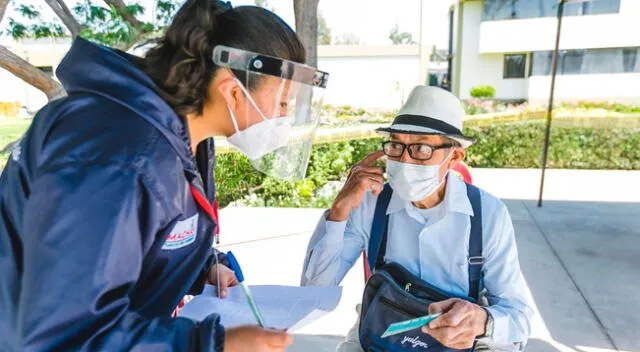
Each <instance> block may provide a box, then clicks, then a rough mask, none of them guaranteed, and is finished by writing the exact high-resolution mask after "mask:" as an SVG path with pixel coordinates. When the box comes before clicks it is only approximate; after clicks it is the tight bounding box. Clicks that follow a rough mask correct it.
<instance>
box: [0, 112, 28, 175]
mask: <svg viewBox="0 0 640 352" xmlns="http://www.w3.org/2000/svg"><path fill="white" fill-rule="evenodd" d="M29 125H31V119H18V118H0V150H2V149H4V147H5V146H6V145H7V144H9V143H11V142H13V141H15V140H16V139H18V138H20V137H21V136H22V135H23V134H24V133H25V132H26V131H27V128H29ZM7 158H9V153H8V152H7V153H0V167H4V165H5V164H6V163H7Z"/></svg>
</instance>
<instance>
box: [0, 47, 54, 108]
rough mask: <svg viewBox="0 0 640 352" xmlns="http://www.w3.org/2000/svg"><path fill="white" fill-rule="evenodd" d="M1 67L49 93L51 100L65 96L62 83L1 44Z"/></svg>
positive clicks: (48, 96)
mask: <svg viewBox="0 0 640 352" xmlns="http://www.w3.org/2000/svg"><path fill="white" fill-rule="evenodd" d="M0 67H2V68H4V69H5V70H7V71H9V72H11V73H12V74H14V75H15V76H16V77H18V78H20V79H21V80H23V81H25V82H26V83H28V84H30V85H32V86H34V87H36V88H37V89H39V90H41V91H42V92H43V93H44V94H46V95H47V98H48V99H49V100H53V99H56V98H60V97H63V96H64V95H65V91H64V88H62V85H60V83H58V82H56V81H55V80H54V79H53V78H51V77H49V75H47V74H46V73H44V72H42V71H40V70H39V69H37V68H35V67H34V66H33V65H31V64H30V63H28V62H27V61H25V60H24V59H22V58H21V57H20V56H18V55H16V54H14V53H12V52H11V51H10V50H9V49H7V48H6V47H5V46H3V45H0Z"/></svg>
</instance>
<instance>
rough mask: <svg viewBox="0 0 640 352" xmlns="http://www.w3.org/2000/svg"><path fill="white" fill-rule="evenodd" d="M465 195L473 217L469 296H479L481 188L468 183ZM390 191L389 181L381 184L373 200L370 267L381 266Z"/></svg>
mask: <svg viewBox="0 0 640 352" xmlns="http://www.w3.org/2000/svg"><path fill="white" fill-rule="evenodd" d="M465 184H466V186H467V197H468V198H469V201H470V202H471V208H472V209H473V214H474V216H471V217H470V220H471V231H470V234H469V259H468V264H469V297H473V298H476V299H477V298H478V297H479V294H480V286H481V282H482V264H484V257H483V256H482V207H481V196H480V190H479V189H478V188H477V187H475V186H473V185H471V184H468V183H465ZM392 194H393V190H392V189H391V187H390V186H389V184H388V183H387V184H385V185H384V189H383V190H382V192H381V193H380V195H379V196H378V200H377V201H376V209H375V211H374V214H373V224H372V225H371V235H370V237H369V248H368V250H367V261H368V264H369V269H370V270H371V271H373V270H374V269H377V268H380V267H381V266H382V265H383V264H384V255H385V253H386V250H387V248H386V247H387V230H388V224H389V221H388V220H389V216H388V215H387V214H386V212H387V207H388V206H389V202H390V200H391V195H392Z"/></svg>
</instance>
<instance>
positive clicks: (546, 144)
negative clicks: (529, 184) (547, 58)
mask: <svg viewBox="0 0 640 352" xmlns="http://www.w3.org/2000/svg"><path fill="white" fill-rule="evenodd" d="M565 1H566V0H560V3H559V4H558V29H557V30H556V47H555V50H554V51H553V59H552V61H551V66H552V68H551V92H550V93H549V106H548V107H547V126H546V130H545V134H544V149H543V151H542V175H541V176H540V194H539V195H538V208H540V207H541V206H542V192H543V190H544V174H545V171H546V169H547V156H548V153H549V138H550V136H551V116H552V115H551V114H552V112H553V93H554V91H555V87H556V72H557V71H558V48H559V46H560V30H561V29H562V14H563V12H564V11H563V10H564V2H565Z"/></svg>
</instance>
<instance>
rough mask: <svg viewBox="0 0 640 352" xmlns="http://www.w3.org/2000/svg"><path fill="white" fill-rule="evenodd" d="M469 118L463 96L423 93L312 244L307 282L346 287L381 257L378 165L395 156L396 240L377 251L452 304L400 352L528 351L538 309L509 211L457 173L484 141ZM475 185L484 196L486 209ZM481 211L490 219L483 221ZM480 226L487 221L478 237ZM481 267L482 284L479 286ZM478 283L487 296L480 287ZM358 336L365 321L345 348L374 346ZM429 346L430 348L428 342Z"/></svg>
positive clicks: (391, 218) (390, 207)
mask: <svg viewBox="0 0 640 352" xmlns="http://www.w3.org/2000/svg"><path fill="white" fill-rule="evenodd" d="M462 116H463V111H462V108H461V105H460V101H459V100H458V99H457V98H456V97H455V96H454V95H452V94H450V93H449V92H447V91H445V90H442V89H439V88H434V87H425V86H418V87H416V88H415V89H414V90H413V92H412V93H411V95H410V97H409V99H408V101H407V103H406V104H405V106H403V108H402V109H401V110H400V112H399V114H398V116H396V118H395V119H394V121H393V123H392V124H391V126H389V127H387V128H382V129H379V132H381V133H384V134H385V135H386V136H388V140H386V141H385V142H383V144H382V150H381V151H378V152H375V153H373V154H370V155H369V156H367V157H366V158H365V159H364V160H363V161H362V162H360V163H359V164H358V165H356V166H354V167H353V168H352V169H351V172H350V174H349V177H348V179H347V182H346V184H345V185H344V187H343V189H342V190H341V191H340V193H339V194H338V196H337V198H336V199H335V201H334V203H333V205H332V207H331V209H330V210H328V211H327V212H326V213H325V214H324V216H323V217H322V218H321V219H320V222H319V224H318V226H317V229H316V231H315V233H314V235H313V237H312V239H311V241H310V243H309V248H308V251H307V255H306V259H305V263H304V270H303V274H302V285H338V284H339V283H340V282H341V281H342V279H343V278H344V276H345V274H346V273H347V271H349V269H350V268H351V267H352V266H353V265H354V263H355V262H356V260H357V258H358V257H359V255H360V253H361V252H362V251H363V250H366V251H367V252H369V251H371V248H372V246H370V243H369V240H370V239H371V237H372V236H371V233H372V229H373V228H375V226H373V227H372V224H373V223H374V213H377V212H376V207H377V206H378V207H379V206H380V205H379V203H380V202H378V198H382V195H381V193H384V192H383V190H384V189H385V187H384V185H385V178H384V177H385V174H384V170H383V169H382V168H380V167H376V166H373V163H374V162H375V161H376V160H377V159H380V158H382V157H384V156H386V159H387V161H386V177H387V179H388V183H389V185H390V189H389V190H388V192H390V193H391V192H392V193H391V194H390V196H388V198H389V199H388V203H386V204H385V205H386V211H384V213H386V219H387V221H388V223H387V226H386V232H385V234H386V235H385V238H386V240H385V241H383V243H382V244H381V245H380V246H379V247H378V248H379V249H378V252H377V253H367V254H368V255H369V258H371V257H372V256H376V255H378V254H379V253H380V252H379V251H383V252H382V253H383V254H382V257H383V262H384V263H397V264H399V265H400V266H401V267H402V268H404V269H406V270H407V271H408V272H409V273H411V274H412V275H415V276H416V277H418V278H419V279H420V280H424V282H427V283H429V284H430V285H432V286H434V287H436V288H438V289H439V290H441V291H442V292H446V293H447V294H448V296H447V297H450V298H448V299H444V300H439V301H436V302H434V303H431V304H430V305H429V306H428V313H429V314H433V313H440V314H441V315H440V316H439V317H438V318H437V319H435V320H433V321H431V323H429V324H428V325H425V326H423V327H422V329H421V330H416V331H417V332H414V334H413V335H411V336H406V337H405V338H404V340H402V343H401V344H400V343H399V344H400V346H398V347H397V348H395V347H394V348H393V349H391V350H394V351H395V350H397V351H404V350H405V349H403V348H404V347H405V346H406V348H407V349H406V350H407V351H409V350H423V349H424V350H428V351H434V352H438V351H458V350H463V351H471V350H473V349H474V348H475V350H476V351H479V350H483V349H491V350H500V351H503V350H504V351H518V350H522V349H524V346H525V345H526V342H527V338H528V336H529V332H530V327H531V317H532V310H531V308H530V306H529V304H528V302H527V299H526V293H525V292H526V287H525V282H524V280H523V277H522V273H521V271H520V263H519V261H518V252H517V248H516V241H515V237H514V230H513V225H512V222H511V218H510V217H509V212H508V210H507V208H506V207H505V205H504V204H503V203H502V202H501V201H500V200H499V199H497V198H496V197H494V196H492V195H491V194H489V193H487V192H484V191H481V190H478V189H477V188H475V187H473V186H467V185H466V184H465V183H464V182H463V181H462V180H461V179H459V178H458V177H456V176H455V175H453V174H451V173H450V172H449V170H451V168H453V167H454V165H456V163H459V162H461V161H462V160H463V159H464V157H465V149H466V148H467V147H469V146H471V145H472V144H473V142H474V140H473V139H472V138H469V137H466V136H464V135H463V133H462ZM469 188H475V189H476V190H478V191H477V193H476V194H477V195H478V196H477V197H475V198H477V201H475V203H477V204H476V205H474V204H472V203H474V201H473V200H472V199H470V196H469V194H472V193H469V192H468V191H467V190H468V189H469ZM476 207H477V208H476ZM474 209H477V210H478V211H477V212H475V213H479V214H481V216H479V217H478V218H480V219H478V218H476V220H481V221H474V217H473V216H474ZM383 210H384V209H383ZM474 223H476V224H480V225H477V226H476V227H479V228H480V229H478V231H475V230H473V227H474V225H473V224H474ZM387 233H388V234H387ZM472 233H480V235H479V236H480V237H479V238H480V239H479V241H480V242H479V243H480V245H479V246H476V245H473V244H472V243H473V239H474V238H475V237H476V236H475V235H472ZM378 240H379V239H376V241H378ZM470 246H471V247H479V249H478V248H470ZM471 250H474V251H480V252H479V255H478V253H470V252H471ZM474 270H477V273H478V274H477V276H478V278H481V279H478V280H475V279H474V277H473V276H475V275H474ZM478 282H480V285H481V286H482V288H480V291H478V287H472V286H478ZM408 288H409V287H407V292H409V289H408ZM474 290H475V291H476V292H481V294H480V295H478V297H472V298H473V299H464V298H460V297H470V296H472V294H474V295H475V293H473V292H474ZM365 296H366V295H365ZM401 308H402V307H401ZM363 316H364V312H361V317H363ZM378 320H379V319H378ZM363 321H364V320H363ZM361 328H362V327H361ZM365 328H366V327H365ZM358 331H359V329H358V323H357V324H356V326H355V327H354V328H353V329H352V330H351V331H350V332H349V334H348V336H347V339H346V340H345V341H344V342H343V343H342V344H341V345H340V346H339V347H338V350H339V351H362V350H363V347H362V346H366V345H367V343H369V342H368V341H364V342H362V341H360V340H361V339H360V337H359V335H358ZM360 331H362V330H360ZM416 334H422V335H416ZM425 339H430V340H429V343H426V342H425V343H422V341H423V340H425ZM406 341H410V342H411V343H409V344H408V345H404V343H405V342H406ZM425 346H428V347H425ZM389 348H390V347H389ZM416 348H417V349H416ZM420 348H422V349H420ZM383 350H384V349H383Z"/></svg>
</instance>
